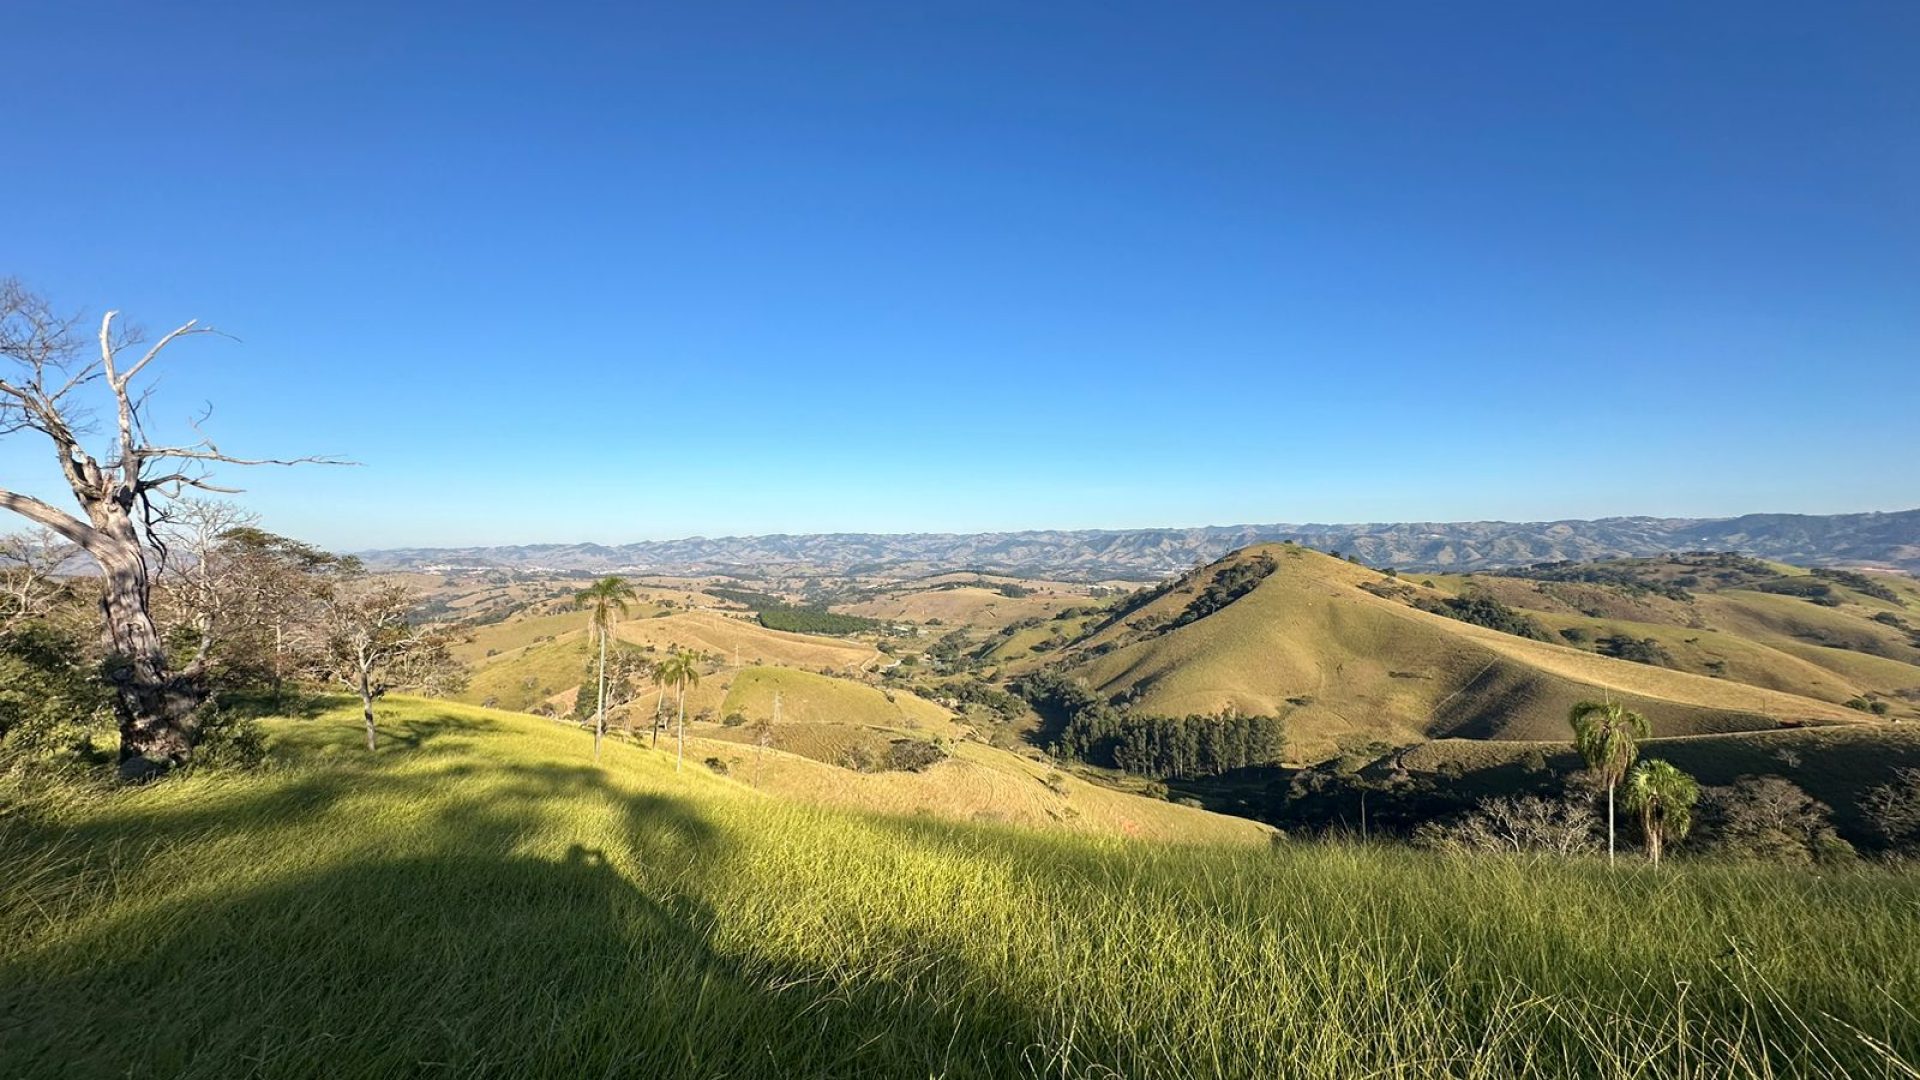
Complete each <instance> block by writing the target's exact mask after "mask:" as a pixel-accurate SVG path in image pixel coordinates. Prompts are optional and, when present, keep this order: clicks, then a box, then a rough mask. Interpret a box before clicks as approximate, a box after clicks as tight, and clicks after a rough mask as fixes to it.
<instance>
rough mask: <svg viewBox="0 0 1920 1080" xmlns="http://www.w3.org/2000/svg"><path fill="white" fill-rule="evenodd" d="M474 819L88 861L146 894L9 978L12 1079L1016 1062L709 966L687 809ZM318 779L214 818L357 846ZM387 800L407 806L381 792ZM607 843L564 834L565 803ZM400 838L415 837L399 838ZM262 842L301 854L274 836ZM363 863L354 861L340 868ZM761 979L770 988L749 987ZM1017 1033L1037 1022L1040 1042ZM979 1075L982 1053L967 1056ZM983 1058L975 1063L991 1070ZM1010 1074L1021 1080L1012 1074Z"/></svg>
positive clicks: (925, 1029) (891, 1068)
mask: <svg viewBox="0 0 1920 1080" xmlns="http://www.w3.org/2000/svg"><path fill="white" fill-rule="evenodd" d="M501 771H502V773H503V774H504V775H503V778H502V779H501V780H500V781H499V782H495V783H491V784H488V785H486V786H485V787H484V788H483V789H482V790H481V791H480V792H479V793H476V794H475V795H473V796H470V797H469V796H460V797H455V798H448V797H447V793H446V790H445V788H444V787H443V788H442V789H441V791H440V792H439V794H438V795H436V794H435V792H434V788H435V787H436V786H438V784H437V779H438V778H437V777H436V774H435V773H433V772H426V773H423V774H420V775H416V776H411V777H408V776H399V777H393V776H384V775H383V776H380V777H379V778H378V780H377V786H381V787H384V786H385V785H388V784H398V785H399V787H400V791H399V792H398V794H399V795H400V796H401V797H402V799H403V800H430V801H437V802H438V805H437V807H436V808H435V809H434V810H433V812H432V813H431V814H430V815H428V816H426V817H425V819H424V820H421V821H417V822H412V823H408V822H405V821H400V822H385V823H376V822H371V821H369V822H367V823H366V826H365V836H364V842H360V841H358V840H357V839H356V842H355V843H354V844H352V845H351V846H348V847H346V848H345V849H344V852H343V850H342V849H340V848H334V849H331V850H329V851H326V852H324V853H319V854H317V855H316V858H318V860H319V861H318V862H317V863H314V864H308V863H307V860H306V857H305V856H304V855H303V853H302V852H300V851H298V850H286V851H281V852H280V853H279V854H278V855H277V856H275V855H272V854H265V853H262V852H259V851H257V850H255V851H245V850H237V851H236V853H235V857H236V858H237V859H239V860H241V861H242V862H243V863H244V862H246V861H249V860H253V861H257V862H258V863H259V865H258V866H257V868H254V869H248V868H246V867H244V866H236V867H234V869H235V870H236V871H237V872H235V873H231V874H222V875H219V877H218V879H217V880H215V881H211V882H206V883H202V884H196V883H193V882H178V881H173V880H170V878H171V877H173V876H177V874H178V871H177V870H174V869H171V868H169V867H168V866H167V865H166V864H167V863H168V862H169V859H168V857H167V854H166V845H165V844H164V843H161V844H150V843H148V842H147V841H148V840H149V839H150V838H151V837H152V836H153V835H154V832H153V829H154V828H155V825H156V821H155V819H154V818H153V817H151V816H148V815H138V814H132V815H126V816H122V817H118V818H116V819H114V820H113V821H112V822H110V823H108V824H105V825H103V826H101V827H100V828H99V829H97V830H95V831H93V832H92V833H90V834H89V835H88V836H87V837H86V838H85V840H86V843H88V844H105V845H113V844H116V843H123V844H127V845H138V847H137V851H138V854H137V855H134V856H132V857H127V858H122V859H121V860H119V862H118V863H117V864H116V874H115V877H116V878H117V879H118V880H120V881H124V882H130V883H136V884H130V885H128V886H127V887H128V888H143V887H144V888H145V889H147V890H148V891H149V893H150V895H151V896H152V897H153V898H154V899H153V900H152V906H149V905H145V904H129V905H125V906H122V907H120V908H119V909H118V910H117V911H116V912H115V913H114V915H113V916H112V917H111V918H110V919H106V920H100V919H95V920H92V921H90V922H88V923H87V924H86V926H85V929H84V931H81V932H77V933H65V934H63V933H57V932H56V933H49V934H47V935H46V937H45V939H44V940H43V941H41V942H38V943H36V944H35V945H34V946H32V947H29V948H28V949H26V950H23V951H21V952H17V953H16V954H15V956H14V958H13V959H12V960H11V961H10V962H9V963H7V964H6V965H5V966H4V967H0V1017H5V1018H6V1019H5V1020H4V1021H0V1074H4V1075H6V1076H8V1077H37V1076H48V1077H52V1076H60V1077H73V1076H104V1075H131V1076H232V1075H257V1076H340V1075H355V1076H371V1075H379V1076H402V1075H432V1074H435V1073H442V1072H444V1073H448V1074H453V1075H523V1076H545V1075H575V1076H581V1075H594V1076H649V1077H654V1076H657V1077H667V1076H793V1075H827V1074H835V1075H862V1074H866V1075H897V1070H898V1069H899V1068H901V1067H903V1066H904V1067H909V1068H910V1070H911V1071H913V1072H917V1073H919V1074H921V1075H949V1076H959V1075H990V1074H993V1073H995V1072H996V1071H997V1070H996V1069H994V1068H991V1067H968V1063H966V1062H960V1061H954V1060H951V1059H950V1055H952V1054H954V1053H956V1051H955V1050H954V1047H962V1048H967V1047H971V1048H978V1047H981V1046H983V1045H984V1046H995V1045H1001V1044H1002V1043H1003V1042H1004V1040H1005V1036H1006V1035H1007V1034H1009V1028H1008V1027H1007V1026H1006V1025H1007V1023H1008V1021H1009V1020H1010V1019H1012V1018H1013V1014H1012V1013H1011V1012H1010V1011H1009V1010H1007V1009H1000V1008H996V1009H993V1010H991V1013H992V1014H993V1015H992V1016H991V1021H992V1023H993V1024H994V1033H993V1037H989V1036H988V1035H987V1034H986V1033H984V1032H981V1033H977V1034H969V1033H968V1032H967V1031H966V1029H967V1028H968V1027H969V1026H971V1023H970V1022H969V1021H968V1020H966V1019H965V1018H962V1019H960V1020H958V1021H956V1019H955V1018H954V1017H953V1016H951V1015H936V1013H935V1011H934V1010H933V1009H932V1008H931V1007H929V1008H928V1009H926V1010H924V1011H920V1012H915V1013H909V1012H908V1009H909V1008H910V1005H909V1003H911V1002H913V1001H915V1000H916V999H915V995H914V994H913V993H912V992H911V991H910V990H905V989H902V988H900V987H891V988H889V987H888V986H887V985H886V980H885V979H877V980H871V981H870V983H868V984H862V985H857V986H856V985H853V984H852V983H851V982H835V983H833V984H828V983H826V982H823V981H822V980H821V979H820V978H819V977H818V972H817V971H813V972H809V971H807V970H803V969H802V968H801V967H800V966H799V965H794V966H793V968H792V970H788V971H782V970H780V967H779V965H778V964H777V962H775V961H772V960H769V959H768V958H767V957H766V956H765V955H760V956H759V957H758V958H757V959H755V960H752V961H750V962H743V959H742V958H740V957H735V956H728V955H722V954H721V953H720V952H718V951H716V950H715V948H714V947H713V945H712V940H713V938H712V933H711V931H712V928H713V925H714V921H715V919H716V912H715V911H714V910H713V909H712V908H711V907H710V906H709V901H708V899H707V898H709V897H712V896H715V895H723V894H724V893H725V881H724V879H725V876H726V875H727V873H728V869H727V865H728V857H729V851H728V849H727V845H726V843H725V841H724V837H723V836H722V834H721V833H720V831H719V830H717V829H715V828H714V827H713V826H712V825H711V824H709V822H708V821H707V820H705V819H704V818H703V817H702V815H701V814H700V813H699V812H698V811H697V810H695V809H694V808H693V807H692V806H691V805H690V804H689V803H688V802H687V801H685V800H682V799H678V798H673V797H667V796H662V795H655V794H640V795H621V794H615V793H612V792H609V791H607V790H606V788H605V786H604V776H603V775H602V774H601V773H600V772H599V771H597V770H594V769H591V768H588V767H586V766H572V765H561V764H555V763H534V764H520V763H514V764H507V765H504V766H503V767H502V770H501ZM355 776H356V774H355V771H354V770H342V771H341V772H339V773H331V772H328V771H319V772H318V773H317V774H316V775H314V776H311V777H306V778H303V779H301V780H300V781H298V782H296V783H294V784H292V785H291V786H290V787H287V788H284V789H274V790H273V791H272V792H266V793H261V794H260V795H259V796H258V797H257V798H254V799H251V800H245V799H243V800H237V801H222V802H221V803H220V804H219V805H217V806H216V807H214V808H212V809H210V810H209V811H208V814H207V815H205V816H203V815H201V814H198V813H195V812H193V811H187V812H186V813H184V814H183V815H178V816H175V817H173V818H172V819H170V823H169V825H168V827H167V831H166V834H167V835H171V836H173V837H175V838H181V837H184V836H186V835H187V834H189V833H191V832H195V831H201V830H210V829H213V828H214V827H215V826H216V821H217V820H225V821H227V822H229V823H231V822H232V821H233V820H234V818H233V815H235V814H240V815H243V816H244V817H246V818H247V819H249V820H251V821H253V822H256V823H262V822H273V821H275V819H276V818H278V817H280V816H282V815H292V816H294V817H296V818H298V817H302V816H305V815H315V814H324V815H329V816H330V817H331V818H332V819H333V821H336V822H337V825H335V824H333V823H332V822H330V823H329V824H330V825H332V827H336V828H342V829H348V828H352V827H353V825H352V823H351V821H350V818H351V815H352V813H353V812H354V811H355V808H356V806H357V805H360V804H361V803H364V802H367V801H369V800H368V798H367V797H368V795H369V791H368V789H367V787H366V786H365V785H366V782H367V779H368V778H366V777H364V776H362V777H360V778H359V779H358V782H357V784H356V778H355ZM379 794H380V795H381V796H383V797H384V796H389V795H393V794H396V793H395V792H391V791H386V790H382V791H380V792H379ZM556 799H569V800H584V802H585V805H586V806H587V807H588V809H589V816H590V817H592V816H597V815H598V813H599V812H600V811H606V812H608V813H610V814H612V815H615V817H614V818H613V820H614V821H617V823H618V824H617V825H616V826H613V827H607V825H606V824H605V823H604V822H596V823H592V824H593V826H594V827H583V828H581V829H580V832H581V834H582V836H586V837H591V838H593V839H597V840H604V839H605V838H607V837H609V836H620V837H624V838H625V844H624V845H623V846H622V847H621V848H615V849H608V848H605V847H601V846H596V845H595V844H593V843H583V842H578V841H572V842H568V841H564V840H563V839H562V838H560V837H557V836H556V835H555V833H556V831H558V830H556V828H555V820H554V817H553V816H552V815H551V814H550V813H547V812H545V809H546V807H547V806H548V804H549V803H550V802H551V801H552V800H556ZM396 829H397V830H399V831H400V833H401V835H400V836H397V837H396V836H392V835H383V834H384V833H388V832H389V831H391V830H396ZM258 841H267V842H269V843H272V842H284V843H285V844H288V845H295V844H297V843H298V842H299V840H298V834H297V833H294V832H285V833H283V832H282V831H281V830H279V829H277V828H276V829H274V830H272V831H271V832H269V833H266V834H261V833H255V834H253V837H252V838H250V839H249V840H248V841H244V842H243V846H248V847H251V846H254V845H255V844H256V843H257V842H258ZM343 856H344V857H343ZM749 966H750V967H751V970H749ZM1022 1026H1024V1025H1022ZM962 1052H963V1051H962ZM975 1052H977V1050H976V1051H975ZM1006 1064H1007V1065H1012V1064H1013V1059H1009V1060H1008V1061H1007V1062H1006Z"/></svg>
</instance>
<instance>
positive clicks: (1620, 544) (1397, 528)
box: [361, 510, 1920, 581]
mask: <svg viewBox="0 0 1920 1080" xmlns="http://www.w3.org/2000/svg"><path fill="white" fill-rule="evenodd" d="M1288 540H1290V541H1293V542H1295V543H1299V544H1304V545H1307V546H1309V547H1313V548H1318V549H1319V550H1321V551H1336V552H1340V553H1342V554H1350V555H1353V556H1355V557H1357V558H1359V559H1361V560H1362V561H1364V562H1366V563H1367V564H1369V565H1371V566H1380V567H1387V566H1391V567H1396V568H1400V569H1406V570H1485V569H1492V568H1496V567H1505V566H1526V565H1531V564H1533V563H1541V562H1555V561H1559V560H1568V559H1570V560H1589V559H1604V558H1617V557H1620V556H1633V555H1657V554H1660V553H1662V552H1669V551H1738V552H1743V553H1745V554H1749V555H1755V556H1759V557H1762V558H1769V559H1778V560H1781V561H1784V562H1791V563H1798V564H1801V565H1809V566H1867V567H1883V568H1888V569H1900V570H1906V571H1910V572H1913V571H1920V510H1903V511H1899V512H1897V513H1871V514H1827V515H1809V514H1748V515H1745V516H1744V517H1736V518H1651V517H1620V518H1601V519H1599V520H1596V521H1534V522H1506V521H1466V522H1401V523H1397V524H1369V525H1224V526H1206V527H1202V528H1192V529H1079V530H1039V531H1032V532H1002V533H900V534H885V533H815V534H807V535H799V536H736V537H721V538H718V539H708V538H706V537H694V538H691V539H687V540H660V541H647V542H642V543H635V544H621V545H617V546H606V545H602V544H532V545H525V546H518V547H468V548H400V549H394V550H387V551H370V552H362V553H361V557H362V558H363V559H365V560H366V562H367V564H368V565H369V566H372V567H374V568H377V569H388V570H402V569H414V570H420V569H447V568H499V569H512V570H544V571H583V572H593V571H614V570H619V571H627V572H638V573H652V574H741V575H746V576H757V575H759V574H762V573H780V572H812V573H834V574H848V573H871V572H882V571H885V572H914V571H925V572H927V573H938V572H941V571H948V570H978V571H986V572H998V573H1006V574H1017V575H1020V576H1023V577H1052V578H1062V579H1069V580H1081V581H1097V580H1104V579H1131V580H1150V579H1155V578H1160V577H1164V576H1166V575H1168V574H1172V573H1175V572H1177V571H1181V570H1185V569H1187V568H1189V567H1192V566H1193V565H1194V564H1196V563H1200V562H1207V561H1211V560H1213V559H1217V558H1219V557H1220V556H1222V555H1225V554H1226V553H1227V552H1229V551H1233V550H1235V549H1238V548H1242V547H1245V546H1247V545H1248V544H1256V543H1265V542H1272V541H1288Z"/></svg>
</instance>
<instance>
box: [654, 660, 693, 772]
mask: <svg viewBox="0 0 1920 1080" xmlns="http://www.w3.org/2000/svg"><path fill="white" fill-rule="evenodd" d="M655 677H656V678H658V679H659V680H660V684H661V685H662V686H671V687H674V688H676V689H677V690H678V691H679V695H680V731H679V746H678V747H677V748H676V749H675V751H674V755H673V771H674V772H679V771H680V763H681V762H682V761H684V760H685V759H686V756H687V688H688V687H690V686H699V685H700V665H699V662H698V661H697V660H696V659H695V657H694V655H693V654H692V653H690V652H686V651H684V650H681V649H675V650H674V651H673V652H671V653H668V654H667V658H666V659H665V660H662V661H660V663H659V665H658V667H657V669H656V671H655Z"/></svg>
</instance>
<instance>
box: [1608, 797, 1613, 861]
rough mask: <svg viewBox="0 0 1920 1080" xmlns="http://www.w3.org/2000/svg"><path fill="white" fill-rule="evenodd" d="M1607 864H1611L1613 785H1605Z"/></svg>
mask: <svg viewBox="0 0 1920 1080" xmlns="http://www.w3.org/2000/svg"><path fill="white" fill-rule="evenodd" d="M1607 865H1608V866H1612V865H1613V785H1612V784H1608V785H1607Z"/></svg>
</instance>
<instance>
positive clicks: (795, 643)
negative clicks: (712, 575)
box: [616, 611, 880, 671]
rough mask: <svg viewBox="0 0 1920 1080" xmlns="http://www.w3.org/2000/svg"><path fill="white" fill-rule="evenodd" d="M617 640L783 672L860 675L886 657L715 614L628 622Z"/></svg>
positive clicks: (855, 645) (864, 647) (862, 646)
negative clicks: (775, 667)
mask: <svg viewBox="0 0 1920 1080" xmlns="http://www.w3.org/2000/svg"><path fill="white" fill-rule="evenodd" d="M616 635H617V636H618V637H619V639H620V640H621V641H628V642H632V643H633V644H635V645H641V646H647V645H651V646H653V647H654V648H656V649H674V648H680V649H692V650H694V651H696V652H702V653H711V654H714V655H716V656H719V657H721V658H722V660H723V662H725V663H726V664H728V665H729V666H733V665H740V664H750V663H752V662H754V661H756V660H758V661H760V662H761V663H765V664H775V665H779V666H783V667H800V668H810V669H816V670H817V669H821V668H826V669H831V670H839V671H859V670H862V669H865V668H867V667H870V666H872V665H873V664H874V663H875V662H877V661H878V660H879V658H880V651H879V650H878V649H875V648H874V647H873V646H871V645H868V644H866V643H864V642H859V641H848V640H843V639H840V638H829V637H819V636H816V635H813V634H793V633H788V632H786V631H784V630H769V629H767V628H766V627H764V626H761V625H760V624H759V623H756V622H750V621H748V620H746V619H742V618H735V617H733V616H729V615H720V614H716V613H714V612H710V611H685V612H677V613H675V614H672V615H668V616H665V617H662V618H658V619H638V620H633V621H629V622H623V623H621V624H620V627H619V629H618V631H617V632H616Z"/></svg>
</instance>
